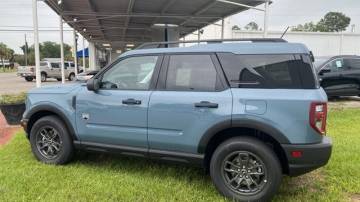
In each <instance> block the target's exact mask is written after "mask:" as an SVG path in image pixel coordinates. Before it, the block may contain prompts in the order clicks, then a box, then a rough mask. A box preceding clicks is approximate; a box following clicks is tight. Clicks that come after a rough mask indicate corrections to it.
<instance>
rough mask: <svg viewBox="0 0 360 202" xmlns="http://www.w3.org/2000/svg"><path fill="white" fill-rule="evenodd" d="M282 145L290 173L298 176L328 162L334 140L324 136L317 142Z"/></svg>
mask: <svg viewBox="0 0 360 202" xmlns="http://www.w3.org/2000/svg"><path fill="white" fill-rule="evenodd" d="M282 147H283V148H284V150H285V154H286V157H287V159H288V165H289V170H288V174H289V175H290V176H298V175H301V174H304V173H307V172H310V171H312V170H315V169H317V168H319V167H321V166H324V165H325V164H327V162H328V161H329V159H330V156H331V150H332V141H331V139H330V138H329V137H323V138H322V141H321V142H320V143H316V144H283V145H282ZM296 154H297V155H296ZM299 154H301V155H299Z"/></svg>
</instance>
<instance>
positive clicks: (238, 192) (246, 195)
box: [210, 137, 282, 201]
mask: <svg viewBox="0 0 360 202" xmlns="http://www.w3.org/2000/svg"><path fill="white" fill-rule="evenodd" d="M239 157H241V159H242V161H243V162H242V163H240V162H239V161H237V160H239V159H240V158H239ZM231 159H232V160H231ZM246 159H247V161H246ZM226 160H227V161H226ZM254 160H255V161H256V162H255V161H254ZM225 162H231V163H225ZM236 162H238V163H240V165H241V166H239V164H237V163H236ZM243 165H247V166H246V167H243ZM259 165H262V166H259ZM251 167H253V168H251ZM223 168H226V169H227V171H225V169H223ZM261 173H262V174H261ZM210 175H211V179H212V181H213V183H214V184H215V187H216V188H217V190H218V191H219V192H220V193H221V194H223V195H224V196H226V197H228V198H230V199H232V200H234V201H270V200H271V199H272V198H273V196H274V195H275V194H276V192H277V190H278V188H279V186H280V183H281V179H282V170H281V166H280V163H279V160H278V158H277V157H276V155H275V153H274V151H273V150H272V149H270V148H269V147H268V146H267V145H265V144H264V143H263V142H261V141H259V140H257V139H255V138H251V137H234V138H231V139H229V140H226V141H225V142H223V143H222V144H220V145H219V146H218V147H217V148H216V150H215V152H214V154H213V155H212V157H211V162H210ZM240 177H241V178H240ZM234 179H235V180H234ZM251 180H254V181H255V182H256V183H257V184H258V186H256V185H255V183H252V181H251ZM239 181H240V183H239ZM239 184H240V185H239ZM247 184H250V189H249V187H248V185H247ZM238 186H239V187H238ZM237 187H238V188H237ZM246 190H248V191H249V190H251V191H249V192H246Z"/></svg>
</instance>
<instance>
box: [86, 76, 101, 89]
mask: <svg viewBox="0 0 360 202" xmlns="http://www.w3.org/2000/svg"><path fill="white" fill-rule="evenodd" d="M86 86H87V89H88V90H89V91H97V90H99V88H100V86H99V80H98V79H97V78H91V79H89V80H88V81H87V82H86Z"/></svg>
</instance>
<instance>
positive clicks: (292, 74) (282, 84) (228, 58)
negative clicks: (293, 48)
mask: <svg viewBox="0 0 360 202" xmlns="http://www.w3.org/2000/svg"><path fill="white" fill-rule="evenodd" d="M218 56H219V59H220V62H221V65H222V67H223V69H224V72H225V74H226V77H227V79H228V81H229V83H230V85H231V87H233V88H281V89H298V88H316V81H315V76H314V70H313V69H312V65H311V61H310V59H309V57H308V56H306V55H292V54H286V55H285V54H284V55H235V54H232V53H220V54H218Z"/></svg>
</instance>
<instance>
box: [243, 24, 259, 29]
mask: <svg viewBox="0 0 360 202" xmlns="http://www.w3.org/2000/svg"><path fill="white" fill-rule="evenodd" d="M244 28H245V29H246V30H249V31H258V30H259V25H258V24H257V23H256V22H249V23H248V24H247V25H246V26H245V27H244Z"/></svg>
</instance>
